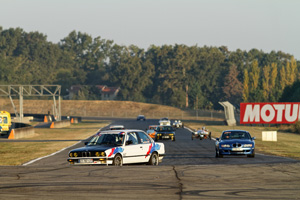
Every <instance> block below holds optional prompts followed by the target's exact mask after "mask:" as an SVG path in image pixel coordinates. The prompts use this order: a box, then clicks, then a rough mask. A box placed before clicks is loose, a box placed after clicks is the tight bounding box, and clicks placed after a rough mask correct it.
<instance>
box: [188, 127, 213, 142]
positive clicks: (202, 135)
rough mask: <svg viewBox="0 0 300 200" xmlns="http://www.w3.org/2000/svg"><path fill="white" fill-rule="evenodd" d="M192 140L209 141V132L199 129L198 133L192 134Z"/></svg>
mask: <svg viewBox="0 0 300 200" xmlns="http://www.w3.org/2000/svg"><path fill="white" fill-rule="evenodd" d="M194 138H199V139H200V140H202V139H210V140H211V132H208V130H206V129H199V130H198V131H194V132H192V140H193V139H194Z"/></svg>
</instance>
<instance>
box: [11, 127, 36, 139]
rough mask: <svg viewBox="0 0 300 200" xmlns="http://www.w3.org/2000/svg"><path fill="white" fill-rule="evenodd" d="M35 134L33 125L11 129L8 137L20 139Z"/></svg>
mask: <svg viewBox="0 0 300 200" xmlns="http://www.w3.org/2000/svg"><path fill="white" fill-rule="evenodd" d="M34 134H35V132H34V128H33V127H22V128H15V129H11V131H10V134H9V136H8V139H20V138H25V137H29V136H33V135H34Z"/></svg>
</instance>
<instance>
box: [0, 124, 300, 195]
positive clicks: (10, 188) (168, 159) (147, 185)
mask: <svg viewBox="0 0 300 200" xmlns="http://www.w3.org/2000/svg"><path fill="white" fill-rule="evenodd" d="M157 123H158V120H146V121H136V120H133V119H131V120H117V121H114V122H113V124H122V125H124V126H125V127H126V128H128V129H142V130H145V129H146V128H147V127H148V126H149V125H152V124H157ZM220 134H221V133H220ZM19 142H21V141H19ZM41 142H43V141H41ZM161 142H163V143H164V144H165V149H166V156H165V158H164V159H163V162H162V163H160V165H159V166H147V165H141V164H140V165H125V166H123V167H114V166H108V167H107V166H70V165H69V164H68V163H67V161H66V160H67V154H68V151H69V150H70V149H73V148H77V147H80V146H83V143H84V141H81V142H80V141H79V142H78V144H76V145H75V146H72V147H69V148H67V149H64V150H62V151H60V152H58V153H56V154H54V155H51V156H48V157H45V158H42V159H39V160H36V161H34V162H28V163H26V164H25V165H23V166H14V167H11V166H0V199H91V198H97V199H241V198H247V199H300V163H299V162H298V161H296V160H292V159H289V158H283V157H276V156H268V155H264V154H260V153H256V156H255V158H247V157H245V156H224V158H215V149H214V143H215V141H214V140H209V139H205V140H199V139H194V140H191V132H189V131H188V130H187V129H177V130H176V141H175V142H173V141H170V140H164V141H161Z"/></svg>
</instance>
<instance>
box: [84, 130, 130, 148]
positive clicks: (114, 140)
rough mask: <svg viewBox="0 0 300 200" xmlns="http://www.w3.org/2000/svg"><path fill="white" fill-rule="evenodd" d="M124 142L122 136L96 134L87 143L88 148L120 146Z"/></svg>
mask: <svg viewBox="0 0 300 200" xmlns="http://www.w3.org/2000/svg"><path fill="white" fill-rule="evenodd" d="M123 141H124V134H101V133H100V134H97V135H96V136H94V137H93V138H92V139H91V140H90V141H89V142H88V144H87V145H88V146H93V145H111V146H122V145H123Z"/></svg>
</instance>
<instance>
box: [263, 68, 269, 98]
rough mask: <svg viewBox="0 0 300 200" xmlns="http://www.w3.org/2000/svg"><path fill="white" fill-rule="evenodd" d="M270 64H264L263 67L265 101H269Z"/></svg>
mask: <svg viewBox="0 0 300 200" xmlns="http://www.w3.org/2000/svg"><path fill="white" fill-rule="evenodd" d="M269 82H270V66H269V65H267V66H264V68H263V78H262V91H263V97H264V101H269V92H270V84H269Z"/></svg>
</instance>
